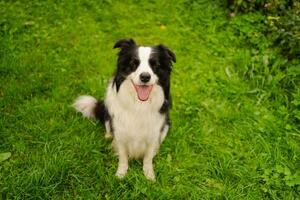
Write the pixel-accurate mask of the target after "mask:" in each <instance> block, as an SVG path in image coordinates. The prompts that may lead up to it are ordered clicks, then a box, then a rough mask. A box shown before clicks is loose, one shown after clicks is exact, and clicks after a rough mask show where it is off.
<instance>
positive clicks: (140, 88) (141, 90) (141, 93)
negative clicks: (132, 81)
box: [134, 85, 153, 101]
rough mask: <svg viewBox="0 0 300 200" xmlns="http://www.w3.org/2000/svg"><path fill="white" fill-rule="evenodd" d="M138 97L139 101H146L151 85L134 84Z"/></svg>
mask: <svg viewBox="0 0 300 200" xmlns="http://www.w3.org/2000/svg"><path fill="white" fill-rule="evenodd" d="M134 87H135V90H136V92H137V95H138V98H139V100H141V101H147V100H148V98H149V95H150V92H151V90H152V87H153V86H152V85H134Z"/></svg>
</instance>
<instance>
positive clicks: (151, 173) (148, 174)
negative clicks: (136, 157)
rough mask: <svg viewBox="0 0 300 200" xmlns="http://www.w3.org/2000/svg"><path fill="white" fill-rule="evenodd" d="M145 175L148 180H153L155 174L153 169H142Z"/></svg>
mask: <svg viewBox="0 0 300 200" xmlns="http://www.w3.org/2000/svg"><path fill="white" fill-rule="evenodd" d="M144 175H145V177H146V178H147V179H148V180H150V181H155V174H154V171H153V169H144Z"/></svg>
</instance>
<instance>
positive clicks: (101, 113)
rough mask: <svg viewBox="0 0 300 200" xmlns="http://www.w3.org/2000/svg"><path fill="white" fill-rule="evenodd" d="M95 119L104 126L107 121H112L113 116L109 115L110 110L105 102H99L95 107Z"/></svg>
mask: <svg viewBox="0 0 300 200" xmlns="http://www.w3.org/2000/svg"><path fill="white" fill-rule="evenodd" d="M95 117H96V119H98V120H99V121H100V122H101V123H102V124H103V125H104V124H105V122H106V121H108V120H109V121H110V120H111V116H110V115H109V113H108V110H107V108H106V106H105V104H104V102H103V101H98V102H97V105H96V107H95Z"/></svg>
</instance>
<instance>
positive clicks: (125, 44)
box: [114, 39, 176, 101]
mask: <svg viewBox="0 0 300 200" xmlns="http://www.w3.org/2000/svg"><path fill="white" fill-rule="evenodd" d="M114 48H120V52H119V54H118V56H119V57H118V65H117V72H116V76H115V84H116V88H117V91H118V90H119V87H120V85H121V84H122V82H123V81H124V80H125V79H129V80H130V81H131V82H132V84H133V87H134V88H135V90H136V92H137V96H138V98H139V100H141V101H147V100H148V98H149V95H150V93H151V90H152V88H153V85H155V84H158V85H160V86H161V87H162V88H163V90H164V93H165V96H166V98H168V96H169V85H170V73H171V69H172V68H171V67H172V62H176V57H175V54H174V53H173V52H172V51H171V50H170V49H168V48H167V47H166V46H164V45H162V44H160V45H157V46H151V47H146V46H139V45H137V44H136V43H135V41H134V40H133V39H123V40H119V41H118V42H116V44H115V45H114Z"/></svg>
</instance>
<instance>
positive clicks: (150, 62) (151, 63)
mask: <svg viewBox="0 0 300 200" xmlns="http://www.w3.org/2000/svg"><path fill="white" fill-rule="evenodd" d="M149 64H150V65H151V66H157V65H158V63H157V62H156V60H154V59H150V60H149Z"/></svg>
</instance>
